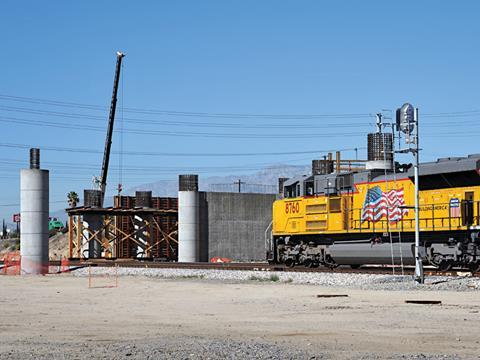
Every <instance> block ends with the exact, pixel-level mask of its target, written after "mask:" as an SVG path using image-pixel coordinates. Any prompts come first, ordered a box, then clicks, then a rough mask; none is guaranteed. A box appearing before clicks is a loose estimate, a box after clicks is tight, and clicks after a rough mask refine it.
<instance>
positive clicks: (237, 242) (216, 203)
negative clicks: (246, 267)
mask: <svg viewBox="0 0 480 360" xmlns="http://www.w3.org/2000/svg"><path fill="white" fill-rule="evenodd" d="M274 200H275V195H273V194H246V193H245V194H243V193H220V192H204V193H201V196H200V202H201V204H200V222H201V228H200V234H201V243H202V244H203V246H202V247H204V248H207V249H208V259H211V258H212V257H215V256H219V257H227V258H231V259H232V260H234V261H255V260H256V261H258V260H265V230H266V229H267V227H268V225H269V224H270V222H271V221H272V204H273V201H274ZM202 258H203V256H202ZM202 260H204V259H202Z"/></svg>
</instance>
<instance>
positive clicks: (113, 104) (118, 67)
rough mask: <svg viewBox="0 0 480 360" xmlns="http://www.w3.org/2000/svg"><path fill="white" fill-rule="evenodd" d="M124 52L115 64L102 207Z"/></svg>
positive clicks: (102, 183)
mask: <svg viewBox="0 0 480 360" xmlns="http://www.w3.org/2000/svg"><path fill="white" fill-rule="evenodd" d="M124 56H125V54H124V53H122V52H120V51H117V65H116V66H115V78H114V80H113V93H112V102H111V104H110V114H109V116H108V128H107V137H106V139H105V150H104V152H103V163H102V174H101V176H100V191H101V196H102V198H101V204H100V205H101V207H103V200H104V198H105V190H106V188H107V175H108V164H109V162H110V148H111V147H112V135H113V124H114V122H115V110H116V108H117V93H118V81H119V79H120V70H121V65H122V59H123V57H124Z"/></svg>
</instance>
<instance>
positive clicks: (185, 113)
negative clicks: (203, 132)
mask: <svg viewBox="0 0 480 360" xmlns="http://www.w3.org/2000/svg"><path fill="white" fill-rule="evenodd" d="M0 99H3V100H9V101H17V102H26V103H34V104H42V105H52V106H62V107H70V108H72V107H73V108H81V109H88V110H102V111H105V110H107V109H108V107H106V106H99V105H92V104H82V103H76V102H68V101H59V100H47V99H41V98H34V97H25V96H13V95H6V94H0ZM124 110H125V112H130V113H142V114H158V115H170V116H183V117H186V116H195V117H218V118H252V117H253V118H273V119H277V118H278V119H279V118H282V119H291V120H298V119H314V118H325V117H331V118H353V117H360V118H369V117H374V115H373V114H371V113H344V114H341V113H337V114H249V113H214V112H193V111H172V110H157V109H142V108H127V107H126V108H125V109H124Z"/></svg>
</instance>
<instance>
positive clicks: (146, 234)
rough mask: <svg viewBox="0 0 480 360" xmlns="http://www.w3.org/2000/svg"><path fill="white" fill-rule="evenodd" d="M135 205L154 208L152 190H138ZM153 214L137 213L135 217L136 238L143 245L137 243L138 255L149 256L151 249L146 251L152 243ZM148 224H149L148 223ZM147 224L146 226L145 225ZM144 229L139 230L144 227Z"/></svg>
mask: <svg viewBox="0 0 480 360" xmlns="http://www.w3.org/2000/svg"><path fill="white" fill-rule="evenodd" d="M135 207H136V208H138V207H141V208H144V209H151V208H152V192H151V191H136V192H135ZM152 222H153V221H152V216H151V215H145V214H137V215H135V217H134V221H133V223H134V227H135V232H136V235H135V239H136V240H137V241H138V242H139V243H141V244H142V245H137V255H136V256H137V257H148V255H150V251H146V249H147V248H148V247H150V246H151V245H152V243H153V242H152V239H151V235H152V233H153V226H152ZM146 224H148V225H146ZM145 225H146V226H145ZM143 227H144V229H143V230H139V229H140V228H143Z"/></svg>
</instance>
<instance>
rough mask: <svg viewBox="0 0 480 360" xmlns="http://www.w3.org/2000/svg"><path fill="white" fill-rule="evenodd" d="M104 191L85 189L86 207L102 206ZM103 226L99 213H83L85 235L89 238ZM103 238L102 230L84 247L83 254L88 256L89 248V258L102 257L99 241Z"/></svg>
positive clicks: (84, 202) (84, 200)
mask: <svg viewBox="0 0 480 360" xmlns="http://www.w3.org/2000/svg"><path fill="white" fill-rule="evenodd" d="M101 196H102V192H101V191H100V190H84V191H83V205H84V206H85V207H91V208H100V207H101V206H100V205H101ZM102 226H103V218H102V216H101V215H97V214H87V215H83V229H84V230H83V236H84V238H86V239H89V238H90V237H91V236H92V234H94V233H95V232H97V231H99V230H100V229H101V228H102ZM87 229H88V230H87ZM101 240H102V232H101V231H99V232H98V234H97V235H96V236H95V239H92V240H90V241H89V242H88V244H85V245H84V246H83V247H82V256H85V257H87V254H86V250H87V249H88V258H89V259H98V258H101V257H102V245H101V244H100V242H99V241H101Z"/></svg>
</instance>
